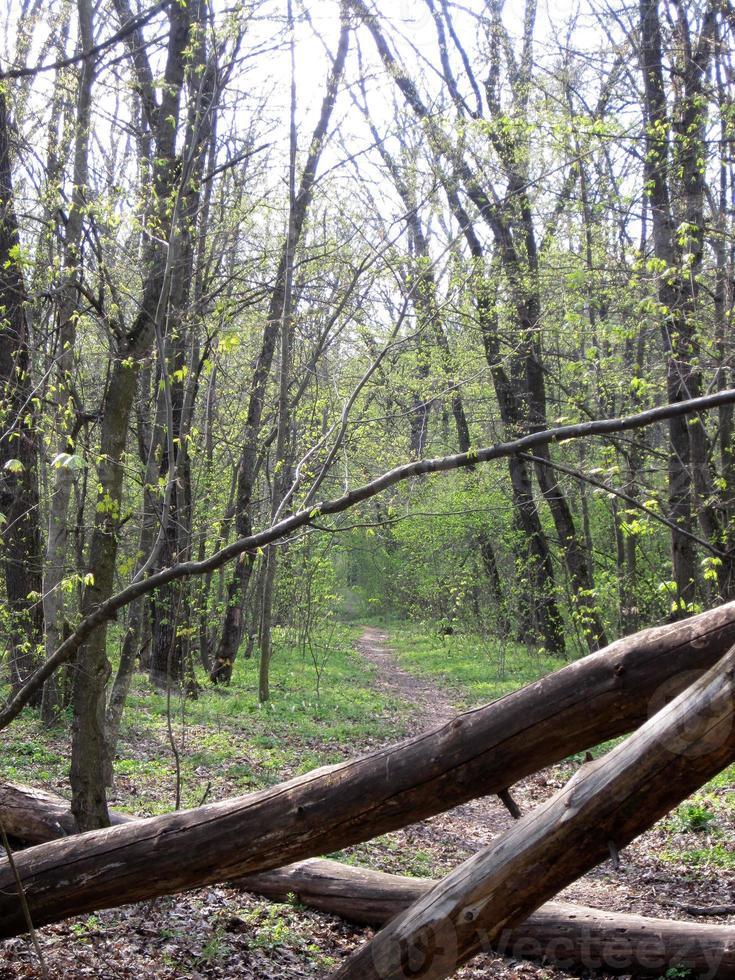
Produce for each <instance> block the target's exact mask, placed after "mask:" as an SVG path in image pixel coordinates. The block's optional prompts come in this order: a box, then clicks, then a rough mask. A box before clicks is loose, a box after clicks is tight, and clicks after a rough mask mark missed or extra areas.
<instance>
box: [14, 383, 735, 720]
mask: <svg viewBox="0 0 735 980" xmlns="http://www.w3.org/2000/svg"><path fill="white" fill-rule="evenodd" d="M733 403H735V389H732V388H730V389H727V390H725V391H718V392H716V393H715V394H712V395H706V396H704V397H702V398H691V399H689V400H688V401H682V402H675V403H674V404H671V405H661V406H659V407H658V408H649V409H647V410H646V411H644V412H638V413H636V414H635V415H627V416H624V417H622V418H611V419H596V420H593V421H588V422H578V423H576V424H574V425H560V426H556V427H555V428H552V429H544V430H543V431H541V432H532V433H530V434H529V435H525V436H520V437H519V438H518V439H513V440H511V441H509V442H501V443H497V444H496V445H494V446H487V447H485V448H482V449H470V450H469V451H468V452H466V453H456V454H454V455H451V456H440V457H437V458H435V459H422V460H417V461H415V462H412V463H404V464H403V465H402V466H397V467H395V469H392V470H388V472H387V473H383V474H382V475H381V476H378V477H376V478H375V479H374V480H370V481H369V482H368V483H365V484H363V486H361V487H358V488H357V489H356V490H350V491H348V492H347V493H345V494H343V495H342V496H341V497H337V498H336V499H334V500H330V501H327V502H325V503H320V504H316V505H315V506H313V507H310V508H306V509H305V510H300V511H297V512H296V513H295V514H291V515H290V516H289V517H285V518H284V519H283V520H281V521H277V522H276V523H275V524H273V525H272V526H271V527H268V528H265V529H264V530H263V531H259V532H258V533H257V534H251V535H248V536H247V537H245V538H239V539H238V540H237V541H233V542H231V543H230V544H228V545H227V546H226V547H224V548H221V549H220V550H219V551H216V552H215V553H214V554H213V555H210V556H209V558H205V559H204V560H202V561H185V562H179V563H178V564H176V565H171V566H170V567H169V568H164V569H162V570H161V571H160V572H157V573H156V574H155V575H151V576H149V577H148V578H146V579H143V580H142V581H139V582H134V583H132V584H131V585H128V586H127V587H126V588H124V589H122V590H121V591H120V592H117V593H116V594H115V595H113V596H110V598H109V599H107V600H106V601H105V602H102V603H100V605H99V606H97V608H96V609H95V610H94V612H92V613H90V614H89V615H88V616H86V617H85V618H84V619H83V620H82V621H81V622H80V623H79V625H78V626H77V628H76V629H75V630H74V632H73V633H72V634H71V636H70V637H69V638H68V639H67V640H65V642H64V643H62V645H61V646H60V647H59V648H58V650H56V652H55V653H54V654H52V656H50V657H49V658H48V660H47V661H46V662H45V663H44V664H43V665H42V666H41V667H39V668H38V670H37V671H35V672H34V673H33V674H32V675H31V676H30V677H29V678H28V680H27V681H26V682H25V684H24V685H23V686H22V687H21V688H20V689H19V691H18V692H17V693H16V694H15V696H14V697H12V698H11V699H10V700H9V701H8V703H7V704H6V706H5V708H4V709H3V710H2V711H0V729H3V728H5V727H7V725H9V724H10V722H11V721H12V720H13V719H14V718H15V717H17V715H18V714H19V713H20V712H21V710H22V709H23V707H24V706H25V705H26V704H27V703H28V701H29V700H30V698H31V697H32V696H33V694H34V693H35V692H36V691H37V690H38V688H39V687H40V686H41V685H42V684H43V683H44V681H45V680H46V679H47V678H48V677H50V676H51V674H53V672H54V671H55V670H56V669H57V668H58V667H60V666H61V665H62V664H64V663H66V662H67V661H69V660H71V658H72V657H73V656H74V654H75V653H76V651H77V650H78V649H79V647H80V646H81V645H82V643H83V642H84V641H85V640H86V639H87V637H88V636H90V635H91V633H92V632H93V631H94V630H95V629H96V628H97V627H98V626H101V625H102V624H103V623H105V622H107V621H108V620H110V619H113V618H114V617H115V615H116V614H117V612H118V611H119V610H120V609H122V608H123V607H124V606H127V605H128V604H129V603H131V602H133V601H134V600H135V599H137V598H138V597H139V596H142V595H145V594H146V593H148V592H152V591H153V590H154V589H157V588H160V587H161V586H162V585H167V584H168V583H169V582H173V581H176V580H177V579H183V578H189V577H190V576H193V575H205V574H207V573H208V572H211V571H214V570H215V569H217V568H220V567H221V566H222V565H225V564H227V562H229V561H232V560H233V559H235V558H239V557H240V556H241V555H243V556H244V555H246V554H251V555H252V554H254V553H255V552H257V551H258V549H259V548H263V547H265V546H266V545H268V544H271V543H272V542H274V541H277V540H279V539H280V538H283V537H286V536H287V535H289V534H293V532H294V531H296V530H298V529H299V528H301V527H306V526H308V525H310V524H311V523H312V521H313V520H314V519H316V518H317V517H324V516H326V515H329V514H339V513H341V512H342V511H345V510H349V509H350V508H351V507H354V506H355V505H356V504H359V503H362V502H363V501H365V500H369V499H370V498H371V497H375V496H377V495H378V494H380V493H383V491H385V490H388V489H389V488H390V487H393V486H395V485H396V484H398V483H401V482H403V481H404V480H408V479H411V478H412V477H420V476H428V475H430V474H432V473H447V472H450V471H451V470H457V469H463V468H467V467H472V466H476V465H477V464H478V463H489V462H491V461H492V460H495V459H503V458H506V457H508V456H516V455H518V454H521V453H527V452H529V451H533V450H534V449H537V448H538V447H540V446H545V445H548V444H549V443H561V442H567V441H569V440H571V439H582V438H587V437H589V436H599V435H610V434H612V433H615V432H627V431H630V430H631V429H642V428H645V427H646V426H648V425H653V424H654V423H656V422H662V421H666V420H668V419H672V418H677V417H678V416H681V415H692V414H696V413H697V412H703V411H707V410H708V409H711V408H718V407H720V406H721V405H730V404H733Z"/></svg>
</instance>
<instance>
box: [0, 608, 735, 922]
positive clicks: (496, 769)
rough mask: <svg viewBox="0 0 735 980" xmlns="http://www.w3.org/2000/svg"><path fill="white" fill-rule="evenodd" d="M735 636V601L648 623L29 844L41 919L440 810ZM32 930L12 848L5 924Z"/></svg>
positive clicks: (594, 724) (615, 725)
mask: <svg viewBox="0 0 735 980" xmlns="http://www.w3.org/2000/svg"><path fill="white" fill-rule="evenodd" d="M733 641H735V603H729V604H728V605H725V606H721V607H719V608H718V609H714V610H711V611H710V612H708V613H703V614H701V615H700V616H696V617H693V618H692V619H690V620H686V621H684V622H682V623H676V624H674V625H671V626H666V627H660V628H657V629H650V630H645V631H643V632H642V633H638V634H636V635H635V636H632V637H628V638H626V639H623V640H618V641H617V642H616V643H613V644H612V645H611V646H610V647H608V648H607V649H605V650H602V651H600V652H599V653H595V654H590V655H589V656H588V657H585V658H583V659H582V660H579V661H577V662H576V663H573V664H569V665H568V666H566V667H564V668H562V669H561V670H559V671H556V672H555V673H553V674H550V675H549V676H547V677H544V678H542V679H541V680H539V681H537V682H536V683H534V684H531V685H529V686H527V687H525V688H523V689H522V690H520V691H517V692H515V693H514V694H510V695H508V696H506V697H504V698H501V699H500V700H498V701H496V702H494V703H492V704H490V705H486V706H484V707H482V708H477V709H475V710H473V711H468V712H466V713H465V714H462V715H459V716H458V717H457V718H455V719H453V720H452V721H450V722H448V723H447V724H445V725H443V726H441V727H440V728H437V729H435V730H433V731H430V732H426V733H424V734H422V735H419V736H416V737H415V738H412V739H408V740H407V741H405V742H401V743H399V744H397V745H392V746H389V747H387V748H384V749H380V750H378V751H376V752H373V753H371V754H370V755H367V756H363V757H362V758H359V759H356V760H352V761H348V762H345V763H342V764H340V765H336V766H330V767H327V768H324V769H319V770H315V771H313V772H310V773H307V774H305V775H303V776H300V777H298V778H297V779H292V780H290V781H289V782H286V783H283V784H281V785H278V786H274V787H271V788H270V789H268V790H264V791H262V792H259V793H252V794H250V795H248V796H244V797H239V798H235V799H232V800H226V801H223V802H220V803H212V804H209V805H207V806H203V807H200V808H198V809H196V810H190V811H180V812H177V813H171V814H166V815H164V816H159V817H152V818H150V819H149V820H146V821H144V822H141V823H138V822H136V823H131V824H128V825H126V826H121V827H112V828H109V829H106V830H99V831H93V832H91V833H88V834H85V835H83V836H82V837H79V838H70V839H68V840H60V841H53V842H51V843H48V844H40V845H39V846H38V847H34V848H31V849H29V850H28V851H24V852H22V853H19V854H18V855H17V857H16V865H17V870H18V872H19V873H20V875H21V876H22V880H23V882H24V887H25V890H26V893H27V897H28V901H29V904H30V908H31V912H32V914H33V920H34V923H35V924H36V925H42V924H44V923H47V922H55V921H58V920H60V919H64V918H66V917H68V916H71V915H77V914H79V913H82V912H91V911H94V910H95V909H100V908H107V907H110V906H116V905H121V904H124V903H128V902H135V901H140V900H143V899H147V898H153V897H155V896H158V895H166V894H172V893H175V892H178V891H183V890H185V889H187V888H192V887H196V886H198V885H204V884H208V883H211V882H216V881H223V880H226V879H228V878H232V877H236V876H238V875H243V874H247V873H250V872H255V871H265V870H268V869H270V868H276V867H280V866H282V865H283V864H286V863H289V862H291V861H295V860H299V859H302V858H306V857H314V856H319V855H321V854H325V853H330V852H331V851H335V850H338V849H340V848H343V847H346V846H348V845H350V844H355V843H358V842H359V841H364V840H369V839H370V838H372V837H375V836H376V835H378V834H382V833H385V832H387V831H390V830H396V829H398V828H400V827H403V826H405V825H406V824H409V823H413V822H415V821H417V820H421V819H423V818H425V817H429V816H432V815H434V814H436V813H439V812H441V811H442V810H446V809H449V808H450V807H452V806H456V805H457V804H459V803H463V802H466V801H467V800H470V799H472V798H474V797H477V796H483V795H485V794H489V793H498V792H499V791H501V790H503V789H505V788H506V787H508V786H509V785H511V784H512V783H513V782H515V781H516V780H518V779H520V778H522V777H523V776H526V775H528V774H529V773H533V772H536V771H538V770H539V769H542V768H544V767H545V766H548V765H551V764H552V763H555V762H558V761H559V760H561V759H563V758H565V757H566V756H568V755H569V754H571V753H573V752H578V751H581V750H583V749H585V748H588V747H590V746H592V745H595V744H597V743H599V742H601V741H604V740H605V739H609V738H613V737H614V736H616V735H621V734H624V733H625V732H627V731H630V729H632V728H634V727H635V726H636V725H638V724H640V723H641V722H642V721H643V720H645V718H646V716H647V715H648V713H649V706H650V704H651V703H652V702H658V701H661V703H663V702H664V701H665V700H666V699H667V698H670V697H673V696H674V695H675V694H677V693H678V692H679V691H680V690H682V688H683V687H684V686H686V683H687V682H688V681H690V680H691V678H692V677H693V676H696V675H697V674H698V673H701V672H702V671H703V670H705V669H707V668H708V667H709V666H711V664H712V663H714V662H716V660H717V659H718V658H719V657H720V656H721V655H722V653H723V652H724V650H725V649H726V648H727V647H728V646H729V645H730V644H731V643H733ZM24 930H25V923H24V920H23V917H22V914H21V912H20V909H19V907H18V901H17V894H16V886H15V882H14V878H13V874H12V870H11V869H10V867H9V864H8V862H7V861H4V862H1V863H0V936H10V935H14V934H16V933H18V932H23V931H24Z"/></svg>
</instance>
